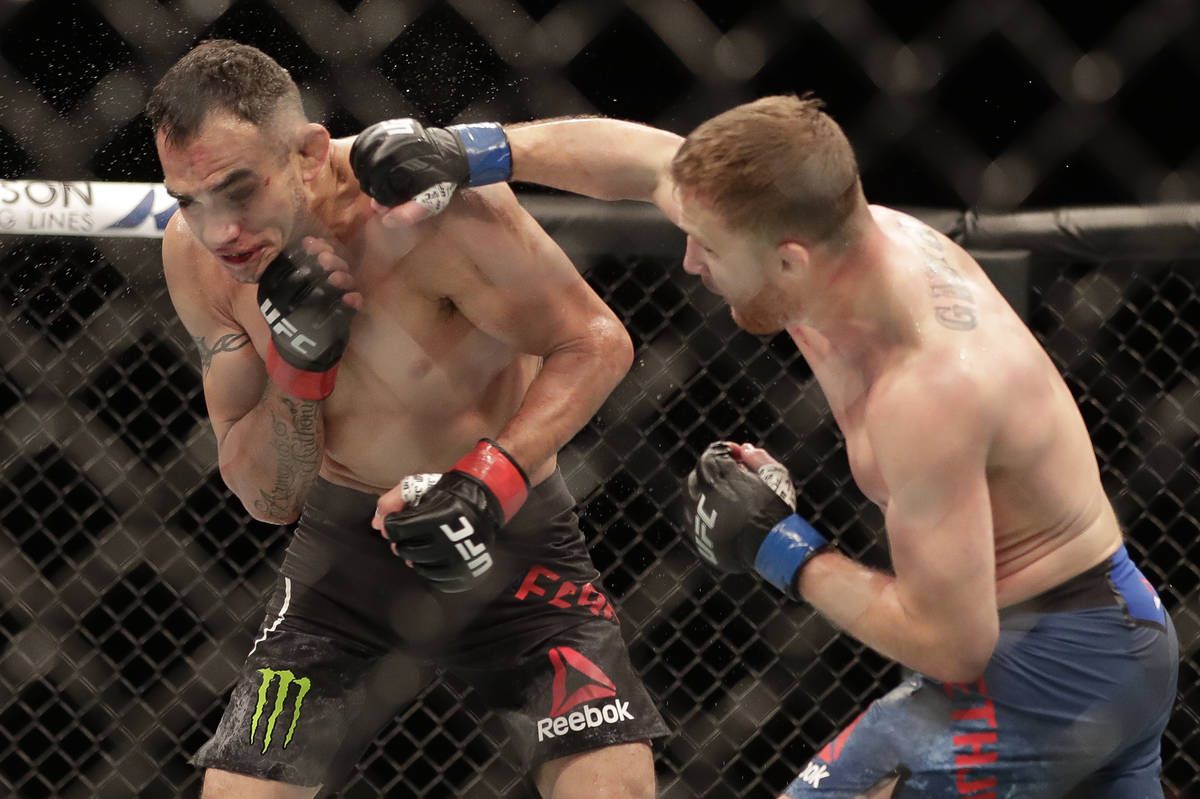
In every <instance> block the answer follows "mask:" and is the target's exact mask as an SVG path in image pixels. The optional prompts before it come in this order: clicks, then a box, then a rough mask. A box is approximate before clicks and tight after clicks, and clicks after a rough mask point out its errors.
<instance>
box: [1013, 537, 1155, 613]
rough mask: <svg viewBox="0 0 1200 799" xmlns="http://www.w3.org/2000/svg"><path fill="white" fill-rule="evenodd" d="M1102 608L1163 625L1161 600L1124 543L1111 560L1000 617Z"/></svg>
mask: <svg viewBox="0 0 1200 799" xmlns="http://www.w3.org/2000/svg"><path fill="white" fill-rule="evenodd" d="M1105 607H1119V608H1121V609H1122V610H1123V611H1124V612H1125V613H1126V614H1127V615H1128V616H1129V617H1130V618H1131V619H1132V620H1134V621H1137V622H1144V623H1149V624H1154V625H1159V626H1165V625H1166V618H1165V616H1166V610H1165V609H1164V608H1163V604H1162V600H1160V599H1159V596H1158V593H1157V592H1156V591H1155V590H1154V587H1153V586H1152V585H1150V581H1149V580H1147V579H1146V577H1145V575H1143V574H1142V572H1141V570H1140V569H1139V568H1138V567H1137V566H1136V565H1135V564H1134V562H1133V560H1132V559H1130V557H1129V552H1128V551H1127V550H1126V549H1125V545H1124V544H1122V545H1121V547H1120V548H1119V549H1118V550H1117V551H1116V552H1114V553H1113V554H1112V556H1111V557H1109V558H1107V559H1105V560H1103V561H1101V562H1100V563H1098V564H1096V565H1095V566H1093V567H1092V568H1090V569H1088V570H1087V571H1084V572H1081V573H1080V574H1077V575H1075V576H1074V577H1072V578H1071V579H1069V580H1067V581H1065V582H1063V583H1060V584H1059V585H1057V586H1055V587H1054V588H1051V589H1050V590H1049V591H1046V592H1044V593H1041V594H1038V595H1037V596H1035V597H1031V598H1030V599H1027V600H1025V601H1024V602H1019V603H1017V604H1016V605H1010V606H1009V607H1006V608H1002V609H1001V610H1000V618H1001V619H1002V620H1003V619H1005V618H1007V617H1010V616H1016V615H1018V614H1022V613H1066V612H1069V611H1073V610H1088V609H1091V608H1105Z"/></svg>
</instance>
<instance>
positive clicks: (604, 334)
mask: <svg viewBox="0 0 1200 799" xmlns="http://www.w3.org/2000/svg"><path fill="white" fill-rule="evenodd" d="M632 361H633V345H632V343H631V342H630V340H629V335H628V334H627V333H626V332H625V330H624V329H623V328H622V327H621V326H620V324H619V323H618V322H617V321H616V320H613V321H612V322H605V323H603V324H601V323H597V324H596V325H593V327H592V331H591V335H590V336H589V338H588V339H587V340H586V341H583V342H576V343H575V344H572V345H569V346H564V347H563V348H561V349H559V350H557V351H555V352H553V353H551V354H550V355H547V356H546V359H545V361H544V362H543V365H542V368H541V370H540V371H539V372H538V375H537V377H535V378H534V379H533V382H532V383H530V385H529V389H528V390H527V391H526V394H525V398H524V400H523V401H522V403H521V407H520V408H519V409H518V410H517V413H516V414H515V415H514V416H513V417H512V419H511V420H509V422H508V424H506V425H505V426H504V429H503V430H501V431H500V433H499V435H497V437H496V439H497V443H499V444H500V445H501V446H502V447H504V449H505V450H506V451H507V452H508V453H509V454H510V455H511V456H512V457H513V459H514V460H516V461H517V463H519V464H521V466H522V468H524V470H525V472H526V474H527V475H530V476H532V475H533V474H534V473H535V472H537V471H538V469H539V467H540V466H541V465H542V464H544V463H545V462H546V461H547V460H549V459H550V458H552V457H554V456H555V455H556V454H557V453H558V451H559V450H560V449H562V447H563V446H564V445H565V444H566V443H567V442H568V441H570V439H571V438H572V437H573V436H574V435H575V434H576V433H578V432H579V430H580V429H581V428H582V427H583V426H584V425H585V424H587V422H588V420H589V419H591V418H592V416H594V415H595V413H596V411H597V410H599V408H600V405H601V404H602V403H603V402H604V400H605V398H606V397H607V396H608V395H609V393H610V392H611V391H612V390H613V388H615V387H616V385H617V384H618V383H619V382H620V381H621V378H623V377H624V376H625V374H626V372H628V371H629V366H630V364H631V363H632Z"/></svg>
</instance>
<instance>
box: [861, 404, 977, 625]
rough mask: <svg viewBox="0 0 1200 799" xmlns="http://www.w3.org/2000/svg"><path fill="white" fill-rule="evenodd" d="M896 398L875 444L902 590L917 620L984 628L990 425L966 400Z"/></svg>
mask: <svg viewBox="0 0 1200 799" xmlns="http://www.w3.org/2000/svg"><path fill="white" fill-rule="evenodd" d="M893 399H895V400H898V403H897V404H895V405H891V407H890V408H881V409H880V410H883V411H889V412H885V413H881V414H878V415H877V416H876V418H875V420H874V422H875V423H874V425H873V429H872V431H871V443H872V447H873V449H874V452H875V457H876V460H877V462H878V465H879V469H880V472H881V474H882V476H883V479H884V482H885V483H886V485H887V488H888V497H889V498H888V504H887V512H886V516H885V524H886V527H887V533H888V542H889V546H890V548H891V554H892V566H893V569H894V571H895V574H896V588H897V591H898V592H899V596H900V598H901V601H902V603H903V604H904V605H905V606H906V607H907V608H909V609H910V611H911V612H912V613H913V614H915V615H919V616H922V617H925V618H927V619H930V620H931V621H933V622H934V623H936V624H939V625H950V624H954V623H957V622H961V623H962V624H963V625H965V626H966V627H968V628H970V627H976V626H978V627H980V629H983V631H984V632H986V629H984V628H986V627H988V626H990V621H989V619H991V618H994V616H995V596H994V594H995V544H994V540H993V535H992V513H991V500H990V493H989V486H988V481H987V430H986V421H985V419H983V418H982V415H981V413H980V409H979V408H978V407H975V405H974V399H973V398H972V397H970V396H968V395H966V394H963V395H959V396H957V401H955V399H956V398H955V397H954V396H947V397H944V398H943V400H942V401H931V400H930V399H929V397H928V395H925V396H924V398H923V399H921V398H920V395H914V396H912V397H907V398H906V397H903V396H900V397H894V398H893ZM910 400H911V402H910ZM918 400H919V403H918ZM913 403H918V404H916V405H915V406H914V404H913ZM902 417H903V418H902Z"/></svg>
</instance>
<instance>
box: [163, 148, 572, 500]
mask: <svg viewBox="0 0 1200 799" xmlns="http://www.w3.org/2000/svg"><path fill="white" fill-rule="evenodd" d="M349 144H350V142H349V141H347V140H343V141H338V142H333V153H332V155H331V157H332V158H333V159H335V163H337V167H336V168H338V169H342V170H343V171H344V173H345V174H347V175H349V167H348V166H347V165H345V158H346V151H347V150H348V147H349ZM350 179H352V178H350ZM493 188H494V187H493ZM501 190H502V191H507V188H502V189H501ZM471 202H472V200H471V196H470V194H469V193H468V194H466V196H463V197H461V198H460V199H459V200H458V201H456V203H457V205H454V206H451V208H450V209H448V210H447V211H446V212H445V214H444V217H443V218H439V219H436V220H431V221H430V223H428V224H427V225H425V226H422V228H421V229H420V230H419V231H417V232H416V234H415V235H416V236H417V240H416V243H415V245H414V246H413V247H412V249H411V250H409V251H408V252H406V253H404V254H403V255H399V256H398V255H396V253H395V246H394V240H390V239H389V232H388V231H386V230H385V229H383V228H381V226H380V225H379V222H378V219H377V217H376V215H375V214H374V213H373V212H372V211H371V210H370V206H369V200H368V199H367V198H366V197H365V196H363V195H358V196H357V199H356V200H355V201H354V207H353V208H352V209H350V213H349V214H347V213H346V212H347V209H346V208H344V207H343V208H342V209H340V212H341V218H340V221H339V224H338V225H337V229H338V242H337V250H338V253H339V254H340V255H341V256H342V257H343V258H345V259H346V260H347V262H348V263H349V264H350V269H351V273H352V274H353V275H354V277H355V280H356V283H357V286H356V288H357V290H358V291H360V292H361V293H362V296H363V303H362V307H361V308H360V309H359V311H358V313H357V314H356V316H355V319H354V322H353V325H352V327H351V333H350V343H349V346H348V347H347V350H346V353H345V355H344V356H343V358H342V360H341V364H340V367H339V372H338V376H337V385H336V388H335V390H334V392H333V393H332V394H331V395H330V396H329V397H328V398H327V399H325V400H324V401H323V402H322V404H321V413H322V416H323V419H324V424H325V452H324V458H323V461H322V465H321V467H320V474H321V475H322V476H323V477H325V478H326V479H328V480H330V481H332V482H335V483H338V484H341V485H346V486H350V487H352V488H357V489H360V490H364V491H371V492H376V493H379V492H383V491H386V490H388V489H390V488H392V487H393V486H395V485H396V484H397V483H398V482H399V481H400V480H401V479H402V478H403V477H404V476H405V475H408V474H412V473H415V472H438V471H444V470H445V469H447V468H449V467H450V466H451V465H452V464H453V463H454V462H455V461H456V460H457V459H458V458H459V457H460V456H461V455H462V454H463V453H465V452H467V451H468V450H470V449H471V447H472V446H474V444H475V443H476V442H477V441H478V440H479V439H480V438H482V437H490V436H495V435H496V434H497V433H498V431H499V430H500V429H501V428H502V427H503V426H504V424H505V423H506V422H507V421H508V420H509V419H510V418H511V417H512V416H513V414H514V413H515V412H516V410H517V408H518V407H519V406H520V404H521V402H522V399H523V397H524V395H525V392H526V389H527V388H528V386H529V384H530V382H531V381H532V379H533V377H534V376H535V374H536V372H537V369H538V365H539V362H540V359H539V358H538V357H536V356H532V355H527V354H521V353H516V352H514V351H513V350H512V349H511V347H510V346H509V345H506V344H504V343H502V342H501V341H499V340H497V339H496V338H494V337H492V336H489V335H488V334H487V333H485V332H483V331H481V330H480V329H478V328H477V327H476V326H475V325H474V324H472V323H471V321H470V320H468V319H467V318H466V317H465V316H464V315H463V313H461V312H460V310H459V309H458V308H457V307H456V305H455V303H454V301H453V299H452V298H453V297H454V296H456V295H457V294H458V293H459V292H460V291H461V290H462V289H463V288H464V286H466V285H467V284H470V283H471V282H472V281H475V282H478V281H480V280H482V279H483V278H482V277H481V276H480V274H479V272H478V269H477V268H476V266H475V264H474V262H473V261H472V260H471V258H470V257H468V256H467V255H466V254H465V253H464V252H463V251H462V250H461V248H459V247H458V246H456V244H455V243H454V241H452V240H451V239H450V238H448V237H446V236H441V235H439V230H440V228H441V226H442V225H443V224H445V223H447V222H448V221H452V220H453V216H454V214H457V213H470V212H471V209H470V204H471ZM359 206H361V207H359ZM464 206H465V208H464ZM347 218H350V219H351V220H352V222H350V223H349V224H348V223H347V222H346V219H347ZM318 221H319V222H328V220H321V219H319V220H318ZM177 224H183V223H182V222H181V221H178V220H177ZM190 246H191V249H192V257H191V258H190V259H189V260H190V261H191V263H192V267H191V270H192V274H191V275H189V276H186V279H187V280H188V281H189V282H190V283H191V284H192V285H193V286H194V287H197V288H198V289H199V291H200V293H201V295H202V298H203V301H204V302H206V303H208V304H209V306H210V308H211V310H212V311H213V312H215V313H217V314H219V315H221V316H222V317H225V318H226V319H227V320H228V321H229V322H231V323H232V325H233V326H235V329H236V328H240V329H241V330H242V331H244V332H245V334H246V335H247V336H248V337H249V339H250V343H251V344H252V346H253V347H254V349H255V350H256V351H257V353H258V355H259V357H260V358H263V359H265V356H266V353H267V345H268V342H269V341H270V332H269V330H268V328H267V325H266V322H265V321H264V319H263V316H262V313H261V311H260V310H259V308H258V301H257V286H256V285H254V284H247V283H240V282H238V281H236V280H234V279H233V278H232V277H231V276H230V275H229V274H228V273H227V272H226V270H225V269H224V267H223V266H222V265H221V263H220V262H219V261H217V260H216V259H215V258H213V257H212V255H211V254H210V253H208V252H207V251H206V250H205V249H204V247H203V246H202V245H201V244H200V243H199V242H197V241H194V240H193V243H192V245H190ZM210 344H211V343H210ZM553 465H554V463H553V460H551V461H550V462H548V463H546V464H543V465H542V466H541V468H540V469H539V470H538V472H537V473H536V474H531V475H529V476H530V478H531V480H533V482H535V483H536V482H538V481H539V480H540V479H542V478H544V477H545V476H546V474H548V473H549V471H551V470H552V469H553Z"/></svg>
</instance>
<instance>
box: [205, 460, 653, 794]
mask: <svg viewBox="0 0 1200 799" xmlns="http://www.w3.org/2000/svg"><path fill="white" fill-rule="evenodd" d="M376 500H377V497H376V496H374V495H372V494H365V493H362V492H358V491H353V490H351V489H348V488H343V487H341V486H336V485H333V484H332V483H329V482H326V481H323V480H322V481H318V483H317V485H316V486H315V487H314V488H313V491H312V493H311V495H310V496H309V501H308V504H307V506H306V507H305V510H304V513H303V515H302V517H301V519H300V523H299V524H298V526H297V528H296V531H295V534H294V538H293V540H292V542H291V544H290V546H289V547H288V550H287V554H286V556H285V558H284V562H283V566H282V568H281V573H280V577H279V580H278V582H277V585H276V588H275V592H274V594H273V595H272V597H271V599H270V601H269V602H268V605H267V611H266V618H265V619H264V620H263V623H262V626H261V627H260V628H259V631H258V635H257V636H256V638H255V640H254V644H253V647H252V649H251V651H250V654H249V656H248V657H247V658H246V661H245V664H244V665H243V667H242V672H241V677H240V679H239V681H238V682H237V684H236V685H235V686H234V689H233V692H232V694H231V696H230V699H229V704H228V705H227V707H226V709H225V714H224V716H223V717H222V718H221V722H220V724H219V726H218V728H217V731H216V733H215V734H214V736H213V738H212V739H211V740H210V741H208V743H206V744H205V745H204V746H203V747H202V748H201V749H200V751H199V752H198V753H197V755H196V757H195V758H194V763H195V764H196V765H197V766H200V767H203V768H218V769H223V770H225V771H232V772H237V773H241V774H248V775H250V776H254V777H259V778H263V779H269V780H275V781H280V782H287V783H292V784H296V785H306V786H315V785H326V786H335V785H337V784H338V783H340V782H341V781H343V780H344V778H345V776H346V774H347V773H348V772H349V770H350V769H351V768H352V767H353V766H354V764H355V763H356V762H357V761H358V759H359V757H361V755H362V753H363V751H364V750H365V749H366V748H367V746H368V745H369V744H370V742H371V740H372V739H373V738H374V736H375V734H376V733H377V732H378V730H379V729H380V728H381V727H382V726H383V725H384V724H386V723H387V722H388V721H389V720H391V719H392V718H393V717H395V716H396V714H397V712H398V711H399V710H400V709H401V708H402V707H403V706H404V705H406V704H407V703H408V702H410V701H411V700H412V699H413V697H414V696H415V695H416V694H417V693H418V692H419V691H420V690H421V688H423V687H424V685H425V684H426V682H427V681H428V679H429V677H430V676H431V673H432V669H435V668H440V669H445V670H448V671H450V672H452V673H455V674H457V675H459V676H461V677H462V678H464V679H465V680H467V681H468V682H469V683H470V684H471V685H472V687H474V688H475V689H476V690H477V691H478V692H479V694H480V695H481V696H482V697H483V698H484V699H485V700H486V702H487V704H488V705H489V707H490V708H491V709H493V710H494V711H496V712H497V713H498V714H499V715H500V717H501V718H502V719H503V720H504V721H505V722H506V725H507V726H508V728H509V731H510V734H511V737H512V740H513V743H514V744H515V747H516V749H517V752H518V754H519V756H520V757H521V759H522V761H523V763H524V764H525V765H526V766H527V767H532V766H534V765H536V764H540V763H543V762H545V761H548V760H553V759H555V758H559V757H563V756H566V755H571V754H576V753H579V752H584V751H587V750H592V749H597V748H600V747H604V746H609V745H612V744H619V743H629V742H637V741H648V740H649V739H651V738H656V737H659V736H663V735H666V734H667V729H666V725H665V724H664V723H663V721H662V718H661V717H660V716H659V714H658V712H657V710H656V709H655V708H654V705H653V703H652V702H651V700H650V697H649V695H648V693H647V692H646V689H645V687H644V686H643V685H642V683H641V680H640V679H639V678H638V676H637V674H636V673H635V672H634V670H633V667H632V666H631V664H630V661H629V655H628V652H627V649H626V647H625V643H624V641H623V640H622V638H621V634H620V627H619V625H618V623H617V619H616V614H615V612H614V609H613V607H612V604H611V603H610V602H609V600H608V598H607V597H606V596H605V595H604V594H603V593H602V592H601V590H600V588H599V573H598V572H597V571H596V569H595V567H594V566H593V565H592V562H591V559H590V557H589V556H588V552H587V548H586V546H585V543H584V539H583V535H582V533H581V532H580V530H579V525H578V519H577V518H576V516H575V513H574V500H573V499H572V497H571V495H570V492H569V491H568V490H567V487H566V484H565V482H564V481H563V479H562V476H561V474H560V473H558V472H557V471H556V472H555V473H554V474H553V475H552V476H551V477H550V478H549V479H548V480H546V481H545V482H543V483H541V484H540V485H538V486H537V487H535V488H534V489H533V491H532V492H531V493H530V496H529V499H528V500H527V501H526V503H525V505H524V506H523V507H522V508H521V510H520V511H519V512H518V513H517V515H516V516H515V517H513V519H512V521H511V522H510V523H509V524H508V525H506V526H505V527H504V528H503V529H502V530H501V531H500V532H499V533H498V534H497V537H496V539H497V540H496V543H495V545H494V547H493V554H494V560H495V564H496V565H495V566H494V567H493V568H492V569H491V570H490V572H489V573H488V575H487V578H486V579H485V583H484V585H482V586H480V587H478V588H477V589H473V590H472V591H470V592H466V593H461V594H440V593H438V592H436V591H434V590H432V589H430V588H428V587H427V586H426V585H425V584H424V583H423V582H422V581H421V580H420V579H419V578H418V577H417V576H416V575H415V574H414V573H413V572H412V570H411V569H409V568H408V567H407V566H405V565H404V563H403V562H402V561H401V560H400V559H398V558H396V557H394V556H393V555H392V554H391V552H390V551H389V550H388V547H387V542H386V541H384V540H383V539H382V538H380V536H379V533H378V532H377V531H375V530H374V529H372V528H371V526H370V523H371V517H372V515H373V514H374V512H375V502H376Z"/></svg>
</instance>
